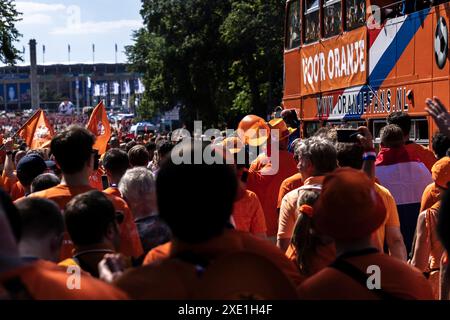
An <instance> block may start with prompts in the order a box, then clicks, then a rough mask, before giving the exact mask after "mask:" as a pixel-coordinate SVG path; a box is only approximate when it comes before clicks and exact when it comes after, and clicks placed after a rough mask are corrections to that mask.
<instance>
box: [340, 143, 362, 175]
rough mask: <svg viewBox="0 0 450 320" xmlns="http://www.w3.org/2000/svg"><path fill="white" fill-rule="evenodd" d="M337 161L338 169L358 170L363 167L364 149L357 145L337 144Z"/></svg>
mask: <svg viewBox="0 0 450 320" xmlns="http://www.w3.org/2000/svg"><path fill="white" fill-rule="evenodd" d="M336 151H337V160H338V164H339V166H340V167H350V168H353V169H357V170H360V169H361V168H362V166H363V160H362V157H363V154H364V149H363V147H362V146H361V145H360V144H357V143H345V142H339V143H337V144H336Z"/></svg>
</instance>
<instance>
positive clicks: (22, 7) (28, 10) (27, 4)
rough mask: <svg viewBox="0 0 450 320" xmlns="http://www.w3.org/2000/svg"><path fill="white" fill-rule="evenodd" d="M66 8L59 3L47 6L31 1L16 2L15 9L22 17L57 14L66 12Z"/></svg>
mask: <svg viewBox="0 0 450 320" xmlns="http://www.w3.org/2000/svg"><path fill="white" fill-rule="evenodd" d="M66 8H67V7H66V6H65V5H63V4H60V3H55V4H47V3H40V2H32V1H17V2H16V9H17V11H19V12H22V13H23V14H24V15H26V14H33V13H43V12H58V11H64V10H66Z"/></svg>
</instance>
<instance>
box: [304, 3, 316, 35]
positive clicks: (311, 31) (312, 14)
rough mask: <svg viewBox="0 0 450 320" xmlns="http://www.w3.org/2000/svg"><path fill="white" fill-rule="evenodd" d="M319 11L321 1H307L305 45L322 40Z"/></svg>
mask: <svg viewBox="0 0 450 320" xmlns="http://www.w3.org/2000/svg"><path fill="white" fill-rule="evenodd" d="M319 11H320V8H319V0H305V26H304V32H305V43H311V42H314V41H317V40H319V38H320V24H319Z"/></svg>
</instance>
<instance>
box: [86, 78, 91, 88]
mask: <svg viewBox="0 0 450 320" xmlns="http://www.w3.org/2000/svg"><path fill="white" fill-rule="evenodd" d="M87 87H88V89H90V88H91V87H92V82H91V77H87Z"/></svg>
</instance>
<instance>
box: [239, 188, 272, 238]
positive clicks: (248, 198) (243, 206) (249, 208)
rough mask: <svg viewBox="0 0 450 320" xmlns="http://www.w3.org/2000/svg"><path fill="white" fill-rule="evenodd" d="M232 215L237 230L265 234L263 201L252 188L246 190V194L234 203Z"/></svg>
mask: <svg viewBox="0 0 450 320" xmlns="http://www.w3.org/2000/svg"><path fill="white" fill-rule="evenodd" d="M232 216H233V219H234V223H235V226H236V229H237V230H240V231H245V232H250V233H252V234H265V233H266V231H267V228H266V220H265V218H264V211H263V209H262V207H261V203H260V202H259V199H258V196H257V195H256V194H255V193H254V192H251V191H250V190H245V192H244V196H243V197H242V198H241V199H239V200H238V201H236V202H235V203H234V208H233V214H232Z"/></svg>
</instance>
